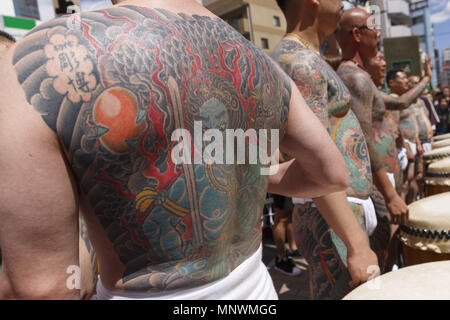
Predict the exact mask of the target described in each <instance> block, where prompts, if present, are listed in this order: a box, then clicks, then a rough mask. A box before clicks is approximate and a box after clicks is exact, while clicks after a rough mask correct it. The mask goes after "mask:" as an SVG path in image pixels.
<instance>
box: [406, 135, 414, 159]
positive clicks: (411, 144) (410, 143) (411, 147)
mask: <svg viewBox="0 0 450 320" xmlns="http://www.w3.org/2000/svg"><path fill="white" fill-rule="evenodd" d="M405 141H406V142H407V143H408V144H409V148H410V149H411V152H412V153H413V155H414V156H416V155H417V145H416V144H415V143H414V142H411V141H409V140H408V139H405Z"/></svg>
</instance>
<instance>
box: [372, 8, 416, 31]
mask: <svg viewBox="0 0 450 320" xmlns="http://www.w3.org/2000/svg"><path fill="white" fill-rule="evenodd" d="M370 4H371V5H374V6H377V7H378V8H379V9H378V12H376V14H377V15H378V19H379V21H380V24H381V37H382V38H398V37H408V36H411V35H412V32H411V25H412V19H411V17H410V11H409V3H408V1H406V0H389V1H388V0H373V1H370Z"/></svg>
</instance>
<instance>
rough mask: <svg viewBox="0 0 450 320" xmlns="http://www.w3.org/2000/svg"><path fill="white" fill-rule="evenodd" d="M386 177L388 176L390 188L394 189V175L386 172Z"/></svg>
mask: <svg viewBox="0 0 450 320" xmlns="http://www.w3.org/2000/svg"><path fill="white" fill-rule="evenodd" d="M386 175H387V176H388V178H389V181H390V182H391V184H392V186H393V187H394V189H395V176H394V174H393V173H391V172H386Z"/></svg>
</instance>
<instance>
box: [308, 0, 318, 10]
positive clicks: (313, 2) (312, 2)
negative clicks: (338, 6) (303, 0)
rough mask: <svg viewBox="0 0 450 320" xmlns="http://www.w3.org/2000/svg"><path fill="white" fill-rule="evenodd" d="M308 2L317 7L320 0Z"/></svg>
mask: <svg viewBox="0 0 450 320" xmlns="http://www.w3.org/2000/svg"><path fill="white" fill-rule="evenodd" d="M309 2H310V3H311V5H312V6H314V7H316V8H317V7H318V6H319V4H320V0H309Z"/></svg>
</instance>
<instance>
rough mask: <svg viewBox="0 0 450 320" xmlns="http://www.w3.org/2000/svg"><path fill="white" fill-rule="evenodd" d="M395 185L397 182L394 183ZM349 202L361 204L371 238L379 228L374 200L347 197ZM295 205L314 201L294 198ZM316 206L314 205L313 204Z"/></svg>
mask: <svg viewBox="0 0 450 320" xmlns="http://www.w3.org/2000/svg"><path fill="white" fill-rule="evenodd" d="M394 184H395V182H394ZM347 201H348V202H352V203H356V204H359V205H360V206H361V207H362V208H363V210H364V220H365V221H366V234H367V235H368V236H370V235H371V234H372V233H373V231H374V230H375V228H376V227H377V223H378V222H377V215H376V213H375V206H374V205H373V202H372V199H371V198H370V197H369V198H367V199H358V198H353V197H347ZM292 202H293V203H294V204H305V203H308V202H313V200H312V199H307V198H306V199H304V198H292ZM313 204H314V203H313Z"/></svg>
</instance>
